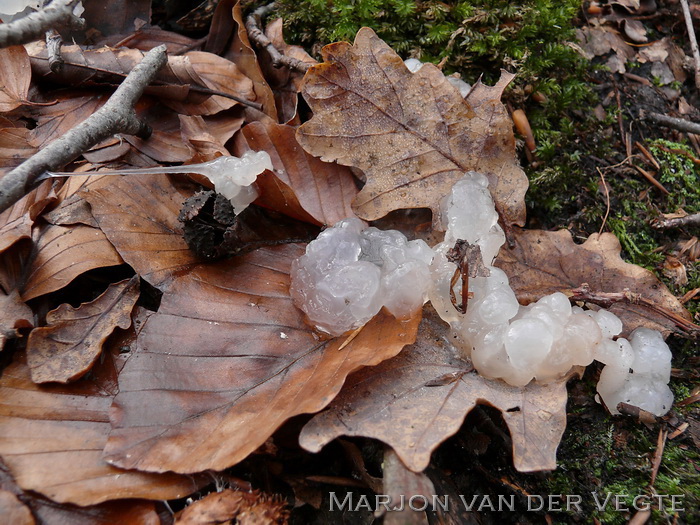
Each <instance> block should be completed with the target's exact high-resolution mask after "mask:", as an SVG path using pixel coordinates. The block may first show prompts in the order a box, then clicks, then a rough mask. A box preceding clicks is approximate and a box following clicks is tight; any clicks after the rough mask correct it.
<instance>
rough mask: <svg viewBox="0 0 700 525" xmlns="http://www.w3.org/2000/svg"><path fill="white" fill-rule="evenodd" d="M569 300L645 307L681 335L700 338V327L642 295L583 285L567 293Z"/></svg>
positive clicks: (609, 305)
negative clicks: (669, 323)
mask: <svg viewBox="0 0 700 525" xmlns="http://www.w3.org/2000/svg"><path fill="white" fill-rule="evenodd" d="M565 293H566V295H568V297H569V299H571V300H573V301H584V302H588V303H592V304H597V305H598V306H602V307H603V308H610V307H611V306H612V305H613V304H615V303H626V304H634V305H639V306H643V307H645V308H648V309H649V310H651V311H653V312H655V313H657V314H659V315H660V316H661V317H665V318H666V319H668V320H669V321H672V322H673V324H675V325H676V327H677V328H678V329H679V333H680V334H682V335H685V336H687V337H691V338H693V339H697V338H698V337H700V325H697V324H695V323H693V322H692V321H689V320H688V319H685V318H683V317H681V316H680V315H678V314H677V313H675V312H672V311H671V310H668V309H667V308H664V307H663V306H658V305H656V304H655V303H654V302H653V301H650V300H649V299H646V298H645V297H642V296H641V295H640V294H636V293H632V292H630V291H629V290H625V291H624V292H594V291H592V290H591V289H590V288H589V287H588V285H587V284H583V285H581V286H580V287H578V288H574V289H573V290H568V291H567V292H565Z"/></svg>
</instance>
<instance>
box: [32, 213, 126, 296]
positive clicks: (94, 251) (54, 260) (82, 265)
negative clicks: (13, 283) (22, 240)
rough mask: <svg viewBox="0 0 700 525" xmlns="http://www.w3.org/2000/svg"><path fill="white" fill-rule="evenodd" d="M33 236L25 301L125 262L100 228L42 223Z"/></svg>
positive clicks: (35, 229)
mask: <svg viewBox="0 0 700 525" xmlns="http://www.w3.org/2000/svg"><path fill="white" fill-rule="evenodd" d="M32 239H33V241H34V246H33V248H32V255H31V259H30V261H29V264H28V266H27V278H26V281H25V284H24V287H23V288H22V299H23V300H24V301H28V300H29V299H33V298H35V297H39V296H40V295H44V294H47V293H50V292H55V291H56V290H59V289H61V288H63V287H64V286H66V285H67V284H68V283H70V282H71V281H72V280H73V279H75V278H76V277H78V276H79V275H80V274H82V273H85V272H87V271H88V270H92V269H94V268H103V267H105V266H117V265H119V264H122V263H123V262H124V261H122V259H121V257H119V254H118V253H117V252H116V251H115V250H114V247H113V246H112V245H111V244H110V242H109V241H108V240H107V237H105V234H104V233H102V231H101V230H99V229H98V228H91V227H90V226H85V225H83V224H77V225H74V226H71V227H65V226H54V225H53V224H45V225H41V226H39V227H36V228H34V231H33V233H32Z"/></svg>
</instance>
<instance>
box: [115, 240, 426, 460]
mask: <svg viewBox="0 0 700 525" xmlns="http://www.w3.org/2000/svg"><path fill="white" fill-rule="evenodd" d="M302 253H303V246H301V245H291V244H288V245H282V246H278V247H274V248H261V249H259V250H257V251H255V252H252V253H249V254H247V255H244V256H241V257H237V258H234V259H230V260H228V261H221V262H218V263H214V264H207V265H200V266H197V267H194V268H192V269H191V270H190V271H188V272H183V273H181V274H180V275H178V276H177V277H175V278H174V279H173V281H172V283H171V284H170V286H169V287H168V289H167V290H166V291H165V292H164V294H163V297H162V300H161V305H160V309H159V310H158V312H157V313H156V314H154V315H153V316H151V317H150V318H149V319H148V321H146V324H145V326H144V328H143V329H142V330H141V332H140V334H139V337H138V341H137V346H138V348H137V350H136V352H134V354H133V355H132V356H131V357H130V358H129V360H128V361H127V363H126V365H125V366H124V368H123V369H122V371H121V373H120V374H119V394H118V395H117V397H116V398H115V401H114V405H113V407H112V412H111V414H112V416H111V417H112V427H113V430H112V433H111V435H110V438H109V442H108V444H107V446H106V448H105V458H106V459H107V461H109V462H110V463H112V464H114V465H118V466H121V467H123V468H130V469H131V468H136V469H139V470H146V471H156V472H164V471H168V470H172V471H174V472H182V473H187V472H199V471H201V470H205V469H214V470H223V469H225V468H227V467H229V466H231V465H234V464H236V463H237V462H239V461H241V460H243V459H244V458H245V457H247V456H248V455H249V454H250V453H251V452H253V451H254V450H255V449H256V448H258V447H259V446H260V445H262V444H263V443H264V442H265V440H267V439H268V438H269V437H270V435H272V433H273V432H274V431H275V430H276V429H277V428H278V427H279V426H280V425H281V424H282V423H283V422H284V421H286V420H287V419H288V418H290V417H292V416H295V415H297V414H303V413H313V412H316V411H318V410H320V409H321V408H323V407H324V406H326V405H327V404H328V403H329V402H330V401H331V400H332V399H333V397H335V395H336V394H337V393H338V391H339V390H340V388H341V386H342V384H343V382H344V381H345V378H346V376H347V375H348V374H349V373H351V372H352V371H354V370H356V369H358V368H360V367H363V366H369V365H375V364H377V363H379V362H381V361H382V360H384V359H388V358H390V357H393V356H394V355H396V354H397V353H398V352H399V351H400V350H401V348H403V346H404V345H406V344H409V343H411V342H412V341H413V340H414V338H415V334H416V328H417V326H418V319H417V318H415V319H411V320H409V321H406V322H400V321H397V320H396V319H394V318H393V317H392V316H390V315H388V314H382V313H380V314H379V315H378V316H377V317H375V319H374V320H372V321H370V322H369V323H368V324H367V325H366V326H365V327H364V328H363V329H362V330H361V331H360V332H359V334H357V335H356V337H355V338H354V339H352V341H350V342H349V343H348V344H347V345H345V346H343V343H344V342H345V341H344V340H342V339H333V340H325V341H324V340H319V339H318V338H317V337H316V336H315V335H314V333H313V332H312V331H311V330H310V329H309V327H308V326H306V325H305V324H304V319H303V314H302V312H301V311H300V310H298V309H297V308H296V307H295V306H294V305H293V304H292V300H291V298H290V296H289V268H290V266H291V263H292V260H293V259H294V258H296V257H298V256H299V255H301V254H302Z"/></svg>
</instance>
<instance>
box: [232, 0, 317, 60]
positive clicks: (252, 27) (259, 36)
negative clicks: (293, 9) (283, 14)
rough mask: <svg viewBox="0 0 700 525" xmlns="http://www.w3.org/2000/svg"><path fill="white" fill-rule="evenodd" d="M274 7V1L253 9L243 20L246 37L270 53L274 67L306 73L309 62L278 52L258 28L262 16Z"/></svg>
mask: <svg viewBox="0 0 700 525" xmlns="http://www.w3.org/2000/svg"><path fill="white" fill-rule="evenodd" d="M274 7H275V3H274V2H273V3H271V4H269V5H266V6H262V7H259V8H258V9H256V10H255V11H253V12H252V13H251V14H250V15H249V16H248V18H246V21H245V28H246V31H248V37H250V40H251V41H252V42H255V43H256V44H257V45H258V46H259V47H261V48H263V49H264V50H265V51H267V53H268V54H269V55H270V59H271V60H272V65H273V66H275V67H281V66H286V67H288V68H289V69H293V70H296V71H299V72H301V73H306V72H307V71H308V70H309V68H310V67H311V64H308V63H306V62H302V61H301V60H299V59H298V58H293V57H288V56H286V55H283V54H282V53H280V51H279V50H278V49H277V48H276V47H275V46H274V44H273V43H272V41H271V40H270V39H269V38H267V35H266V34H265V33H263V31H262V29H260V26H261V23H260V21H261V20H262V17H263V16H265V15H267V14H268V13H270V12H271V11H272V10H273V9H274Z"/></svg>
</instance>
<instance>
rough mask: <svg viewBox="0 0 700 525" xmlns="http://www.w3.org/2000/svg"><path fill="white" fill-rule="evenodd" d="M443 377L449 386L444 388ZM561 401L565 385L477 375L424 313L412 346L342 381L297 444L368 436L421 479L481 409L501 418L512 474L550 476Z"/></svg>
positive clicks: (561, 421)
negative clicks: (496, 411)
mask: <svg viewBox="0 0 700 525" xmlns="http://www.w3.org/2000/svg"><path fill="white" fill-rule="evenodd" d="M448 375H452V376H454V377H455V378H456V379H455V380H454V381H444V378H445V377H446V376H448ZM566 401H567V393H566V381H565V380H562V381H558V382H555V383H550V384H548V385H539V384H536V383H531V384H529V385H528V386H526V387H522V388H519V387H513V386H510V385H508V384H506V383H504V382H502V381H498V380H489V379H485V378H483V377H481V376H480V375H478V374H477V373H476V372H475V371H474V370H473V369H472V367H471V365H470V363H469V362H468V361H465V360H463V359H461V358H460V357H459V355H458V351H457V350H456V349H455V348H454V347H453V346H452V344H451V343H450V340H449V337H448V327H447V325H446V324H445V323H444V322H443V321H442V320H441V319H440V318H439V317H438V316H437V314H436V313H435V311H434V310H433V309H432V308H427V310H426V312H424V315H423V320H422V321H421V324H420V326H419V327H418V338H417V340H416V342H415V343H414V344H413V345H410V346H408V347H406V348H405V349H404V350H403V351H402V352H401V353H400V354H399V355H398V356H397V357H395V358H393V359H390V360H388V361H384V362H383V363H381V364H380V365H378V366H375V367H373V368H365V369H362V370H360V371H358V372H356V373H354V374H353V375H351V376H350V377H348V380H347V382H346V384H345V386H344V387H343V390H342V391H341V392H340V394H339V395H338V396H337V397H336V398H335V399H334V400H333V402H332V403H331V405H330V407H329V408H328V409H327V410H326V411H324V412H321V413H320V414H317V415H316V416H314V418H313V419H312V420H311V421H309V422H308V423H307V424H306V426H305V427H304V428H303V430H302V432H301V435H300V436H299V442H300V443H301V446H302V447H304V448H305V449H306V450H309V451H310V452H318V451H319V450H320V449H321V448H322V447H323V446H324V445H325V444H326V443H328V442H330V441H331V440H333V439H334V438H336V437H338V436H343V435H345V436H364V437H371V438H375V439H379V440H381V441H383V442H384V443H387V444H388V445H390V446H391V447H392V448H393V449H394V450H395V451H396V453H397V454H398V456H399V457H400V458H401V461H403V463H404V464H405V465H406V466H407V467H408V468H409V469H411V470H413V471H414V472H421V471H422V470H424V469H425V468H426V467H427V466H428V463H429V462H430V455H431V453H432V452H433V451H434V450H435V449H436V448H437V447H438V445H439V444H440V443H442V442H443V441H445V440H446V439H447V438H448V437H450V436H452V435H453V434H455V433H456V432H457V431H458V430H459V427H460V426H461V425H462V422H463V421H464V418H465V417H466V415H467V413H468V412H469V411H470V410H471V409H472V408H473V407H474V406H475V405H476V404H488V405H491V406H493V407H496V408H498V409H500V410H501V411H502V413H503V418H504V419H505V422H506V424H507V425H508V428H509V429H510V434H511V437H512V440H513V463H514V465H515V468H516V469H518V470H520V471H522V472H530V471H537V470H552V469H554V468H556V450H557V446H558V445H559V441H560V439H561V436H562V435H563V433H564V429H565V427H566Z"/></svg>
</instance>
